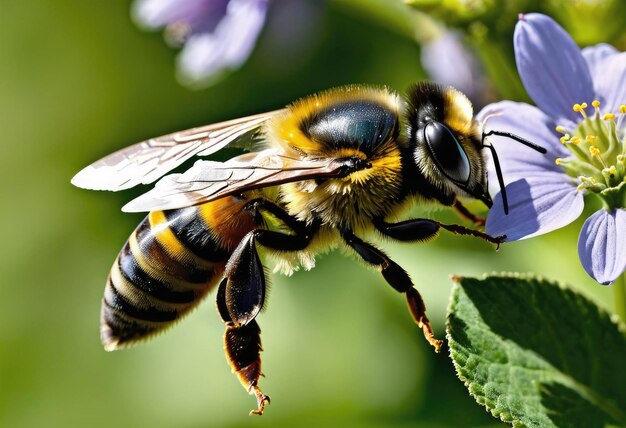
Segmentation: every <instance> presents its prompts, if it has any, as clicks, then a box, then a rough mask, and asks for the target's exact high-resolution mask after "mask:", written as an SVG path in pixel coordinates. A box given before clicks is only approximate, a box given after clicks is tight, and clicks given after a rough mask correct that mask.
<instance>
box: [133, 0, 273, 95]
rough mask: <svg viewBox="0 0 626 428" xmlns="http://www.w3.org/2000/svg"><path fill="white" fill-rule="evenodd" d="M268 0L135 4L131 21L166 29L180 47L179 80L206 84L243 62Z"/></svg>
mask: <svg viewBox="0 0 626 428" xmlns="http://www.w3.org/2000/svg"><path fill="white" fill-rule="evenodd" d="M268 2H269V0H136V2H135V5H134V16H135V17H136V20H137V21H138V22H139V23H140V24H141V25H144V26H145V27H148V28H152V29H156V28H163V27H165V29H166V35H167V38H168V40H169V41H170V42H172V43H175V44H184V47H183V49H182V51H181V53H180V55H179V57H178V68H179V73H180V76H181V79H182V80H183V81H184V82H186V83H189V84H191V85H197V84H208V83H212V82H214V81H215V80H217V79H219V77H220V76H221V75H223V73H224V72H225V71H229V70H233V69H236V68H238V67H239V66H240V65H241V64H243V62H245V60H246V59H247V58H248V56H249V55H250V53H251V52H252V49H253V48H254V46H255V45H256V40H257V38H258V36H259V33H260V32H261V29H262V28H263V25H264V23H265V17H266V13H267V8H268Z"/></svg>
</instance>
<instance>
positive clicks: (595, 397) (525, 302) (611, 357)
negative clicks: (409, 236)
mask: <svg viewBox="0 0 626 428" xmlns="http://www.w3.org/2000/svg"><path fill="white" fill-rule="evenodd" d="M455 281H456V282H457V284H456V285H455V287H454V290H453V294H452V301H451V303H450V307H449V308H448V322H447V336H448V342H449V347H450V355H451V357H452V360H453V362H454V365H455V368H456V371H457V375H458V376H459V378H460V379H461V380H462V381H463V382H464V383H465V385H466V387H467V388H468V390H469V392H470V394H471V395H472V396H473V397H474V398H475V399H476V401H478V403H480V404H482V405H484V406H485V407H486V408H487V409H488V410H489V411H490V412H491V413H492V414H493V415H494V416H496V417H499V418H500V419H501V420H503V421H504V422H508V423H511V424H512V425H513V426H527V427H585V428H593V427H604V426H606V425H613V426H626V334H625V328H624V326H623V325H622V324H620V325H618V324H617V323H616V322H615V321H612V320H611V318H610V316H609V314H608V313H606V312H605V311H603V310H601V309H600V308H598V307H597V306H596V305H595V304H594V303H592V302H590V301H589V300H587V299H586V298H585V297H583V296H581V295H580V294H577V293H575V292H573V291H572V290H568V289H564V288H562V287H560V286H559V285H557V284H555V283H553V282H549V281H545V280H543V279H536V278H532V277H525V276H520V275H515V276H514V275H503V276H490V277H486V278H484V279H475V278H456V279H455Z"/></svg>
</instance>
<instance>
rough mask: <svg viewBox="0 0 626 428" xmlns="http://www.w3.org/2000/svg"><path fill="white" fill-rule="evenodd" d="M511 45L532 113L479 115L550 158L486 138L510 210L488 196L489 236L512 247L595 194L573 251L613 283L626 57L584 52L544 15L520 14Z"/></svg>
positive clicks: (625, 197) (624, 156)
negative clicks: (500, 173) (502, 237)
mask: <svg viewBox="0 0 626 428" xmlns="http://www.w3.org/2000/svg"><path fill="white" fill-rule="evenodd" d="M514 49H515V59H516V62H517V67H518V71H519V74H520V77H521V79H522V82H523V83H524V86H525V88H526V90H527V92H528V94H529V95H530V97H531V98H532V99H533V100H534V101H535V104H536V105H537V107H534V106H531V105H528V104H525V103H514V102H511V101H503V102H499V103H496V104H491V105H489V106H487V107H486V108H485V109H483V110H482V111H481V112H480V113H479V115H478V118H479V120H483V119H485V118H487V120H488V122H487V123H488V127H489V128H494V129H498V130H500V131H507V132H512V133H514V134H517V135H520V136H522V137H524V138H527V139H529V140H531V141H533V142H535V143H537V144H539V145H542V146H544V147H545V148H546V149H547V150H548V154H547V155H545V156H544V155H541V154H538V153H533V152H529V151H528V150H525V148H524V147H521V146H520V145H517V144H511V141H510V140H507V139H503V138H493V139H490V141H491V142H492V144H493V145H494V146H495V147H496V149H497V150H498V153H499V157H500V160H501V163H502V169H503V173H504V177H506V184H507V186H506V190H507V194H508V196H509V205H510V207H511V212H510V215H508V216H507V215H505V214H504V211H503V204H502V200H501V198H500V197H499V196H496V197H494V206H493V207H492V209H491V210H490V212H489V216H488V218H487V224H486V231H487V233H489V234H491V235H494V236H496V235H507V240H509V241H514V240H518V239H524V238H528V237H532V236H537V235H542V234H545V233H548V232H551V231H553V230H555V229H558V228H560V227H563V226H566V225H568V224H569V223H571V222H573V221H574V220H576V219H577V218H578V217H579V216H580V215H581V213H582V212H583V208H584V205H585V201H584V199H583V195H595V196H596V197H598V198H599V200H600V201H601V202H602V208H601V209H599V210H597V211H596V212H595V213H594V214H593V215H591V216H590V217H588V218H587V220H586V221H585V223H584V225H583V227H582V230H581V233H580V236H579V241H578V253H579V258H580V261H581V263H582V265H583V267H584V268H585V271H586V272H587V273H588V274H589V275H590V276H591V277H592V278H594V279H595V280H596V281H598V282H599V283H601V284H605V285H608V284H612V283H613V282H614V281H615V280H616V279H617V278H618V277H619V276H620V275H621V274H622V273H623V272H624V270H625V269H626V209H625V208H626V142H625V130H626V120H624V115H626V105H625V104H626V53H620V52H618V51H617V50H616V49H614V48H613V47H611V46H608V45H606V44H601V45H598V46H593V47H589V48H586V49H584V50H582V51H581V50H580V49H579V48H578V46H577V45H576V43H575V42H574V40H573V39H572V38H571V37H570V36H569V35H568V34H567V33H566V32H565V30H563V28H561V27H560V26H559V25H558V24H557V23H556V22H555V21H554V20H552V18H550V17H548V16H546V15H542V14H528V15H520V20H519V22H518V24H517V26H516V28H515V34H514ZM586 109H587V110H586Z"/></svg>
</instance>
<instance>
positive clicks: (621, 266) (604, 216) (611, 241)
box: [578, 208, 626, 285]
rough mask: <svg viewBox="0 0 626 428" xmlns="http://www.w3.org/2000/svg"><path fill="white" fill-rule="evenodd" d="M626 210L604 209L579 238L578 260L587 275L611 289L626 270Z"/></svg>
mask: <svg viewBox="0 0 626 428" xmlns="http://www.w3.org/2000/svg"><path fill="white" fill-rule="evenodd" d="M625 231H626V210H624V209H621V208H618V209H614V210H612V211H606V210H604V209H601V210H599V211H596V212H595V213H594V214H593V215H592V216H591V217H589V218H588V219H587V220H586V221H585V224H584V225H583V228H582V230H581V231H580V236H579V237H578V257H579V258H580V262H581V263H582V265H583V267H584V268H585V271H587V273H588V274H589V276H591V277H592V278H593V279H595V280H596V281H598V282H599V283H600V284H602V285H611V284H612V283H613V282H614V281H615V280H616V279H617V278H618V277H619V276H620V275H621V274H622V273H623V272H624V270H625V269H626V232H625Z"/></svg>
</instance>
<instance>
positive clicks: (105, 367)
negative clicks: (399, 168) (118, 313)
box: [0, 0, 612, 427]
mask: <svg viewBox="0 0 626 428" xmlns="http://www.w3.org/2000/svg"><path fill="white" fill-rule="evenodd" d="M353 3H355V2H350V1H340V0H336V1H330V2H328V3H326V4H322V3H320V8H321V10H320V16H319V21H318V22H317V25H316V26H315V27H314V31H313V32H312V33H311V34H310V36H309V38H308V39H309V43H308V47H307V48H306V49H305V50H304V51H303V52H298V51H286V52H285V51H282V52H277V51H276V50H274V49H272V35H271V33H270V32H268V31H266V32H265V33H264V34H263V35H262V37H261V40H260V43H259V45H258V46H257V49H256V50H255V52H254V54H253V55H252V57H251V59H250V60H249V61H248V63H247V64H246V65H245V66H244V67H243V68H242V69H241V70H240V71H238V72H236V73H234V74H233V75H231V76H230V77H229V78H228V79H226V80H224V81H223V82H221V83H220V84H218V85H217V86H214V87H212V88H209V89H206V90H203V91H195V92H194V91H190V90H188V89H185V88H183V87H181V86H180V85H179V84H178V83H177V82H176V80H175V77H174V75H175V73H174V58H175V52H174V51H173V50H172V49H170V48H169V47H167V46H166V44H165V43H164V42H163V39H162V35H161V34H160V33H156V32H155V33H147V32H143V31H141V30H139V29H138V28H137V27H136V26H135V25H134V24H133V22H132V21H131V19H130V16H129V6H130V3H129V2H107V1H89V2H88V1H76V0H74V1H64V2H61V1H58V2H53V1H47V2H46V1H36V0H23V1H21V2H17V1H5V2H2V12H1V14H0V129H1V130H2V134H3V138H2V144H1V146H0V147H1V150H2V156H1V159H2V162H3V165H2V168H1V170H0V171H1V174H2V177H1V180H0V186H2V187H1V195H2V196H1V198H0V206H1V207H2V209H0V213H1V214H0V215H2V219H1V220H0V227H1V228H2V231H1V235H2V237H3V242H4V245H2V246H1V247H0V255H1V260H2V262H1V264H0V266H1V267H0V269H1V274H0V426H2V427H74V426H76V427H82V426H89V427H111V426H115V427H139V426H152V427H207V426H211V427H244V426H271V427H279V426H320V425H323V426H331V427H332V426H341V427H350V426H364V427H370V426H371V427H408V426H420V427H468V426H483V427H485V426H500V425H499V423H498V422H497V421H496V420H495V419H493V418H491V416H489V415H488V414H487V413H486V412H485V411H484V410H483V409H482V408H481V407H479V406H478V405H476V404H475V402H474V400H473V399H472V398H470V397H469V395H468V394H467V392H466V390H465V388H464V387H463V385H462V384H461V382H460V381H458V380H457V379H456V377H455V375H454V372H453V368H452V364H451V361H450V360H449V357H448V356H447V351H446V350H445V349H444V352H442V353H441V354H434V353H433V352H432V349H431V348H430V347H429V346H428V345H427V344H426V342H425V341H424V339H423V337H422V334H421V332H420V331H419V330H418V329H417V327H416V326H414V325H413V323H412V321H411V318H410V315H409V313H408V311H407V309H406V304H405V302H404V298H403V297H402V296H400V295H398V294H397V293H396V292H394V291H393V290H392V289H391V287H389V286H388V285H386V284H385V283H384V281H383V280H382V278H381V277H380V275H379V274H377V273H376V272H373V271H370V270H367V269H365V268H363V267H362V266H361V265H360V264H359V263H357V262H356V261H354V260H352V259H350V258H347V257H346V256H344V255H343V254H341V253H340V252H335V253H331V254H329V255H327V256H324V257H321V258H320V259H319V260H318V266H317V267H316V268H315V269H314V270H312V271H310V272H298V273H296V274H295V275H294V276H293V277H291V278H286V277H281V276H278V275H272V278H271V279H272V283H273V287H272V290H271V294H270V296H269V302H268V305H267V306H268V310H267V311H266V312H264V313H263V314H262V315H261V316H260V317H259V323H260V325H261V328H262V330H263V335H262V340H263V346H264V348H265V351H264V352H263V354H262V356H263V366H264V371H265V373H266V374H267V377H266V378H264V379H262V383H261V386H262V388H263V390H264V392H266V393H267V394H269V395H271V397H272V404H271V405H270V406H269V408H268V409H267V412H266V414H265V415H264V416H263V417H262V418H256V417H249V416H248V411H249V410H250V409H252V408H253V407H254V405H255V402H254V399H253V398H252V397H250V396H248V395H246V393H245V391H244V390H243V389H242V388H241V386H240V384H239V382H238V381H237V379H236V378H235V376H234V375H232V374H231V373H230V369H229V367H228V365H227V364H226V361H225V357H224V354H223V350H222V334H223V325H222V323H221V321H220V319H219V316H218V315H217V312H216V310H215V307H214V303H213V295H211V296H210V298H209V299H207V301H206V302H204V303H203V304H202V305H201V306H200V308H199V309H198V310H196V311H195V312H193V313H192V314H191V315H190V316H189V317H188V318H187V319H185V320H184V322H182V323H181V324H182V325H180V326H176V327H175V328H173V329H172V330H171V331H168V332H167V334H165V335H162V336H160V337H158V338H156V339H155V340H152V341H150V342H148V343H145V344H142V345H141V346H137V347H135V348H133V349H130V350H125V351H120V352H115V353H106V352H104V350H103V349H102V346H101V344H100V341H99V335H98V322H99V312H100V299H101V297H102V292H103V288H104V281H105V279H106V276H107V274H108V270H109V268H110V266H111V263H112V262H113V260H114V258H115V256H116V255H117V252H118V251H119V249H120V248H121V246H122V244H123V243H124V241H125V240H126V238H127V237H128V235H129V234H130V233H131V231H132V230H133V228H134V227H135V226H136V224H137V223H138V222H139V221H140V220H141V216H140V215H129V214H123V213H122V212H121V211H120V210H119V208H120V207H121V206H122V205H123V204H124V203H125V202H126V201H128V200H130V199H131V198H132V197H133V196H134V195H136V194H137V193H138V192H139V191H128V192H123V193H121V194H113V193H102V192H89V191H85V190H80V189H76V188H73V187H72V186H71V185H70V183H69V180H70V178H71V177H72V176H73V175H74V174H75V173H76V172H77V171H78V170H79V169H81V168H82V167H83V166H85V165H87V164H89V163H91V162H93V161H94V160H96V159H98V158H100V157H101V156H103V155H105V154H108V153H110V152H112V151H114V150H116V149H118V148H121V147H124V146H126V145H129V144H131V143H134V142H137V141H140V140H143V139H145V138H148V137H151V136H155V135H160V134H164V133H168V132H171V131H175V130H179V129H183V128H188V127H191V126H195V125H200V124H205V123H210V122H213V121H218V120H225V119H229V118H234V117H239V116H243V115H247V114H252V113H255V112H261V111H266V110H270V109H274V108H277V107H279V106H282V105H284V104H286V103H288V102H290V101H292V100H294V99H296V98H297V97H299V96H303V95H306V94H310V93H312V92H315V91H317V90H320V89H324V88H328V87H332V86H336V85H341V84H346V83H377V84H386V85H389V86H391V87H393V88H395V89H398V90H404V89H405V88H406V87H407V86H408V85H409V84H410V83H412V82H414V81H417V80H420V79H423V78H425V75H424V73H423V71H422V69H421V66H420V63H419V46H418V45H417V44H416V43H415V42H414V41H413V40H411V38H410V37H406V31H395V30H394V28H393V26H392V25H389V24H388V22H387V24H385V25H380V24H379V23H377V22H376V21H375V20H372V18H371V14H368V13H363V11H364V10H365V9H366V8H361V9H360V10H357V11H355V9H354V8H353V7H352V4H353ZM395 10H396V11H398V10H402V9H401V8H399V7H398V8H396V9H395ZM366 12H367V11H366ZM399 25H400V24H399ZM431 214H432V215H433V216H436V217H437V218H439V219H443V220H445V221H457V220H456V218H455V216H454V215H452V214H450V213H447V212H445V211H439V212H434V213H431ZM581 224H582V223H581V222H580V221H579V222H576V223H575V224H572V225H570V226H569V227H567V228H565V229H562V230H560V231H558V232H556V233H553V234H550V235H549V236H545V237H541V238H537V239H533V240H529V241H523V242H518V243H514V244H510V245H506V246H505V247H504V248H503V249H502V250H501V251H499V252H497V253H496V252H494V249H493V247H491V246H490V245H487V244H485V243H483V242H478V241H476V240H474V239H471V238H459V237H452V236H450V235H449V234H445V233H444V234H442V235H441V236H440V237H439V239H437V240H436V241H434V242H431V243H429V244H424V245H392V244H384V248H385V249H387V251H388V252H389V253H390V254H391V255H392V256H393V257H394V258H395V259H396V260H397V261H398V262H399V263H400V264H401V265H403V266H404V267H405V268H406V269H407V270H408V271H409V272H410V274H411V275H412V277H413V278H414V280H415V282H416V284H417V285H418V287H419V290H420V292H421V293H422V295H423V297H424V299H425V301H426V304H427V307H428V311H429V316H430V318H431V320H432V321H433V325H434V328H435V331H436V334H437V336H438V337H443V336H444V314H445V310H446V306H447V302H448V296H449V293H450V288H451V281H450V280H449V275H450V274H457V275H481V274H483V273H486V272H492V271H520V272H528V271H534V272H537V273H539V274H541V275H544V276H546V277H549V278H558V279H560V280H562V281H564V282H567V283H571V284H573V285H575V287H576V288H578V289H580V290H581V291H582V292H583V293H584V294H586V295H588V296H590V297H591V298H592V299H594V300H595V301H596V302H598V303H599V304H600V305H602V306H604V307H607V308H609V309H610V308H611V305H612V303H611V290H610V289H608V288H604V287H601V286H599V285H597V284H596V283H594V281H592V280H591V279H590V278H588V277H587V275H586V274H585V273H584V271H583V269H582V268H581V266H580V263H579V261H578V257H577V253H576V240H577V234H578V231H579V230H580V227H581ZM581 322H584V320H581Z"/></svg>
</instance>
